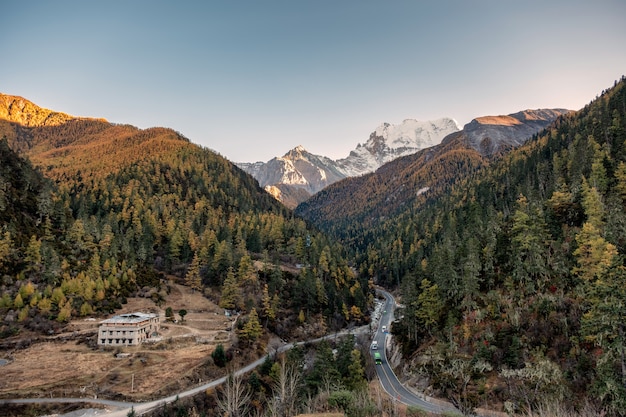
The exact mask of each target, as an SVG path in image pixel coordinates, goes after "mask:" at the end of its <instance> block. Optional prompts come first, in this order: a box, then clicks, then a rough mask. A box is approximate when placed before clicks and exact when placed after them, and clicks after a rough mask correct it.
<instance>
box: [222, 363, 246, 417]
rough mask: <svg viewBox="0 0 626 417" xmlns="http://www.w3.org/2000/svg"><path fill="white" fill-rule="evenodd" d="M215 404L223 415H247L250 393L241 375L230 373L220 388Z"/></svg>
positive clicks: (236, 416) (226, 416)
mask: <svg viewBox="0 0 626 417" xmlns="http://www.w3.org/2000/svg"><path fill="white" fill-rule="evenodd" d="M220 391H221V392H220V395H219V396H218V399H217V406H218V408H219V409H220V410H221V411H222V412H223V413H222V415H223V416H224V417H243V416H247V415H248V412H249V410H250V398H251V396H252V394H251V393H250V390H249V389H248V385H247V384H246V383H245V382H244V381H243V378H242V376H241V375H235V374H233V373H230V374H229V375H228V378H227V379H226V382H225V383H224V384H223V385H222V387H221V389H220Z"/></svg>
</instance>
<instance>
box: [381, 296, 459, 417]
mask: <svg viewBox="0 0 626 417" xmlns="http://www.w3.org/2000/svg"><path fill="white" fill-rule="evenodd" d="M377 291H378V293H379V294H380V295H382V296H383V297H384V298H385V304H384V306H383V311H382V313H381V316H380V321H379V324H378V329H377V330H376V333H374V337H373V339H372V341H377V343H378V349H377V350H373V349H370V350H371V352H372V356H373V355H374V353H375V352H380V355H381V356H382V359H383V360H382V364H381V365H376V374H377V375H378V380H379V381H380V385H381V386H382V387H383V389H384V390H385V391H386V392H387V394H389V396H390V397H392V398H394V399H395V400H397V401H398V402H401V403H403V404H407V405H411V406H416V407H419V408H421V409H422V410H425V411H428V412H431V413H437V414H442V413H443V412H446V411H456V412H458V411H457V410H456V409H455V408H454V406H452V405H451V404H450V405H447V406H442V405H439V404H434V403H432V402H429V401H428V400H427V399H426V397H425V396H423V395H422V396H420V395H419V394H417V393H414V392H413V391H410V390H408V389H407V388H406V387H405V386H404V385H402V384H401V383H400V381H399V380H398V377H397V376H396V374H395V373H394V372H393V369H391V366H390V365H389V361H388V360H387V353H386V351H387V349H385V347H386V342H387V338H388V333H387V332H388V331H389V328H390V325H391V321H392V320H393V310H394V308H395V300H394V298H393V296H392V295H391V294H389V293H388V292H387V291H384V290H381V289H379V290H377ZM383 327H385V328H386V329H387V330H386V331H383Z"/></svg>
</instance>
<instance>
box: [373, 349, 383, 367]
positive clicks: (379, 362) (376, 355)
mask: <svg viewBox="0 0 626 417" xmlns="http://www.w3.org/2000/svg"><path fill="white" fill-rule="evenodd" d="M374 362H375V363H376V365H382V364H383V358H382V357H381V356H380V353H379V352H376V353H374Z"/></svg>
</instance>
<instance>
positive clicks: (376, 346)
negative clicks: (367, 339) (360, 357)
mask: <svg viewBox="0 0 626 417" xmlns="http://www.w3.org/2000/svg"><path fill="white" fill-rule="evenodd" d="M376 349H378V340H374V341H373V342H372V350H376Z"/></svg>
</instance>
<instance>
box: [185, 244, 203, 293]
mask: <svg viewBox="0 0 626 417" xmlns="http://www.w3.org/2000/svg"><path fill="white" fill-rule="evenodd" d="M201 267H202V265H201V264H200V257H199V256H198V252H196V253H194V255H193V260H192V261H191V265H189V268H188V269H187V274H186V275H185V285H187V286H188V287H189V288H191V292H195V291H202V278H201V276H200V268H201Z"/></svg>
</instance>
